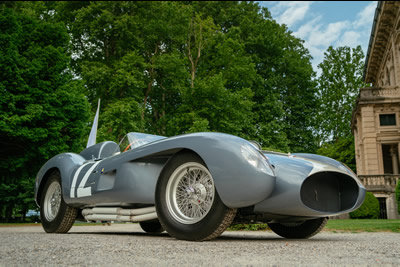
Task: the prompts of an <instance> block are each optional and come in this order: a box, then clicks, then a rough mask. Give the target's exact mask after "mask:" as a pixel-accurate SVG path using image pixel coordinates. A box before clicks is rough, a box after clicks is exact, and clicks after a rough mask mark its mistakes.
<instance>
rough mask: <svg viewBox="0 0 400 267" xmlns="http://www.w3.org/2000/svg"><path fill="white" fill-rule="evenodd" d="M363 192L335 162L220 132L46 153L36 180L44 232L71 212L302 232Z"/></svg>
mask: <svg viewBox="0 0 400 267" xmlns="http://www.w3.org/2000/svg"><path fill="white" fill-rule="evenodd" d="M364 196H365V188H364V187H363V186H362V184H361V183H360V182H359V180H358V178H357V176H356V175H355V174H354V173H353V172H352V171H351V170H350V169H349V168H347V167H346V166H345V165H343V164H341V163H340V162H337V161H335V160H333V159H330V158H327V157H323V156H318V155H314V154H293V155H290V154H281V153H274V152H267V151H262V150H261V149H260V147H259V146H257V144H255V143H254V142H249V141H247V140H244V139H242V138H239V137H236V136H232V135H228V134H222V133H193V134H185V135H180V136H175V137H170V138H166V137H162V136H156V135H149V134H142V133H128V134H127V135H126V136H125V137H124V138H123V139H122V141H121V142H120V143H119V144H117V143H115V142H112V141H107V142H102V143H98V144H95V145H93V146H89V147H88V148H86V149H85V150H83V151H82V152H81V153H80V154H75V153H63V154H59V155H56V156H54V157H53V158H51V159H50V160H49V161H48V162H46V163H45V165H44V166H43V167H42V168H41V169H40V171H39V172H38V174H37V177H36V183H35V200H36V202H37V204H38V205H39V206H40V216H41V220H42V225H43V228H44V230H45V231H46V232H48V233H65V232H68V231H69V229H70V228H71V226H72V224H73V223H74V221H75V220H76V219H82V220H86V221H115V222H139V223H140V225H141V227H142V229H143V230H144V231H146V232H150V233H158V232H162V231H164V230H166V231H167V232H168V234H170V235H171V236H173V237H176V238H178V239H184V240H193V241H202V240H210V239H213V238H216V237H218V236H219V235H220V234H221V233H223V232H224V231H225V230H226V228H227V227H228V226H230V225H231V224H234V223H259V222H266V223H268V225H269V227H270V228H271V229H272V230H273V231H274V232H275V233H277V234H278V235H280V236H282V237H286V238H308V237H311V236H313V235H314V234H316V233H318V232H319V231H320V230H321V229H322V228H323V227H324V225H325V224H326V222H327V218H328V216H332V215H338V214H342V213H348V212H350V211H353V210H355V209H357V208H358V207H359V206H360V205H361V204H362V202H363V200H364Z"/></svg>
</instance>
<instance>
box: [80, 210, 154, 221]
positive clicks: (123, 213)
mask: <svg viewBox="0 0 400 267" xmlns="http://www.w3.org/2000/svg"><path fill="white" fill-rule="evenodd" d="M82 215H83V217H84V218H85V220H87V221H117V222H142V221H149V220H154V219H157V213H156V208H155V207H148V208H141V209H123V208H87V209H84V210H82Z"/></svg>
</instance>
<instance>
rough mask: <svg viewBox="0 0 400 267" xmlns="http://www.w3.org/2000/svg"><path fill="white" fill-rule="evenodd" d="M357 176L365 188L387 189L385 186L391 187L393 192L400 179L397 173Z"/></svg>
mask: <svg viewBox="0 0 400 267" xmlns="http://www.w3.org/2000/svg"><path fill="white" fill-rule="evenodd" d="M358 178H359V179H360V181H361V182H362V184H363V185H364V186H365V187H366V188H367V190H369V189H375V190H379V189H382V190H385V189H386V190H387V188H392V189H393V192H394V190H395V188H396V185H397V183H398V181H399V179H400V175H398V174H382V175H359V176H358ZM391 191H392V190H391Z"/></svg>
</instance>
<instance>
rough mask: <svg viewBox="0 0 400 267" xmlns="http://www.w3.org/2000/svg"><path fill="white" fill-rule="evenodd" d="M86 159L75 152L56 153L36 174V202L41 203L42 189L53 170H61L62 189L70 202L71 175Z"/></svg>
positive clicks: (64, 196) (65, 198)
mask: <svg viewBox="0 0 400 267" xmlns="http://www.w3.org/2000/svg"><path fill="white" fill-rule="evenodd" d="M84 162H85V159H84V158H83V157H82V156H80V155H78V154H75V153H63V154H59V155H56V156H54V157H52V158H51V159H49V160H48V161H47V162H46V163H45V164H44V165H43V167H42V168H41V169H40V170H39V172H38V174H37V175H36V181H35V201H36V204H38V205H39V203H40V196H41V193H42V192H41V191H42V189H43V186H44V184H45V183H46V181H47V178H48V177H49V176H50V174H51V173H52V172H53V171H58V172H60V175H61V189H62V193H63V198H64V201H66V202H67V203H68V200H69V195H70V190H71V183H72V181H71V177H72V173H73V171H74V170H75V169H76V168H78V167H79V166H81V165H82V164H83V163H84Z"/></svg>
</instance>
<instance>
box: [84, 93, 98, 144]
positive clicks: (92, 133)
mask: <svg viewBox="0 0 400 267" xmlns="http://www.w3.org/2000/svg"><path fill="white" fill-rule="evenodd" d="M99 110H100V98H99V101H98V103H97V111H96V115H95V116H94V120H93V125H92V129H91V130H90V135H89V139H88V142H87V145H86V147H90V146H93V145H95V144H96V136H97V124H98V121H99Z"/></svg>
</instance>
